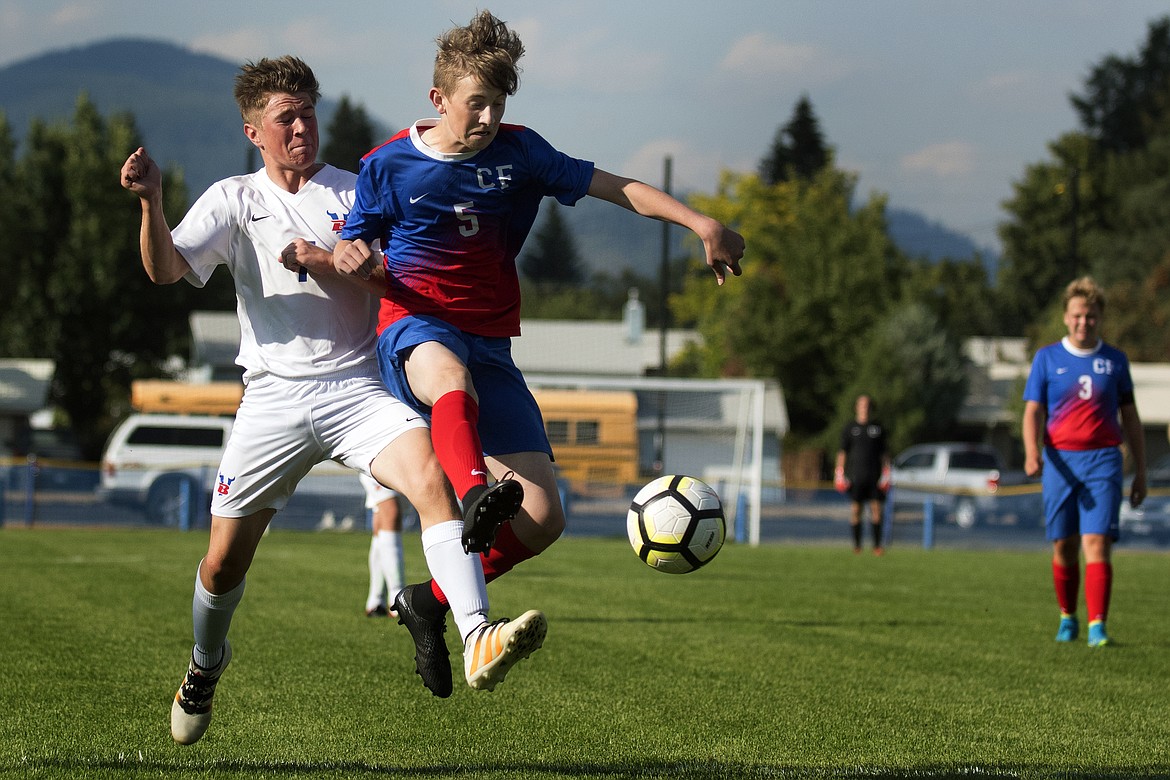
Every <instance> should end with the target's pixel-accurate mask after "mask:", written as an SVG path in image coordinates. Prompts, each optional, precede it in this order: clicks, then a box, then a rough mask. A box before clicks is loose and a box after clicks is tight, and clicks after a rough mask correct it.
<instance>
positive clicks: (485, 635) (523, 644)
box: [463, 609, 548, 691]
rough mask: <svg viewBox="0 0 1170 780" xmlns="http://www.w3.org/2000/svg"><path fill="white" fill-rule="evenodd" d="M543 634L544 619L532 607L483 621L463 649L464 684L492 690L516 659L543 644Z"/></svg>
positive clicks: (544, 630)
mask: <svg viewBox="0 0 1170 780" xmlns="http://www.w3.org/2000/svg"><path fill="white" fill-rule="evenodd" d="M547 633H548V621H547V620H545V617H544V613H542V612H538V611H537V610H535V609H530V610H528V611H527V612H525V613H524V614H523V615H521V616H520V617H518V618H516V619H515V620H508V619H507V618H503V619H501V620H497V621H496V622H495V623H485V624H483V625H482V626H480V627H479V628H477V629H476V630H475V631H473V632H471V636H469V637H468V638H467V643H466V645H465V646H464V649H463V671H464V674H465V675H466V677H467V684H468V685H470V686H471V687H472V688H475V689H476V690H481V691H494V690H495V689H496V686H497V685H499V684H500V683H501V682H503V681H504V677H505V676H506V675H507V674H508V670H509V669H511V668H512V667H513V666H514V665H515V664H516V662H517V661H522V660H524V659H525V658H527V657H528V656H530V655H532V654H533V653H534V652H535V651H536V650H537V649H539V648H540V646H541V645H542V644H544V636H545V634H547Z"/></svg>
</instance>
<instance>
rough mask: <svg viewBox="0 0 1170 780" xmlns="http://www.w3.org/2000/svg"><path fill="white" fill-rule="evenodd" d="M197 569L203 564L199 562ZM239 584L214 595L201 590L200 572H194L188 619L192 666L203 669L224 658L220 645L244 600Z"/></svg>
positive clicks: (214, 664) (243, 583) (241, 587)
mask: <svg viewBox="0 0 1170 780" xmlns="http://www.w3.org/2000/svg"><path fill="white" fill-rule="evenodd" d="M199 563H200V566H202V565H203V562H202V561H200V562H199ZM246 582H247V580H245V581H244V582H241V583H240V584H239V585H237V586H236V587H234V588H232V589H231V590H229V591H228V592H227V593H221V594H219V595H216V594H214V593H211V592H210V591H208V590H207V588H205V587H203V580H202V579H200V577H199V569H198V568H196V569H195V597H194V599H192V602H191V618H192V622H193V623H194V624H195V651H194V656H195V663H197V664H199V665H200V666H202V667H203V668H204V669H210V668H212V667H215V666H218V665H219V662H220V660H221V659H222V658H223V643H224V642H226V641H227V633H228V628H229V627H230V626H231V624H232V615H234V614H235V612H236V605H238V604H239V603H240V599H242V598H243V597H244V585H245V584H246Z"/></svg>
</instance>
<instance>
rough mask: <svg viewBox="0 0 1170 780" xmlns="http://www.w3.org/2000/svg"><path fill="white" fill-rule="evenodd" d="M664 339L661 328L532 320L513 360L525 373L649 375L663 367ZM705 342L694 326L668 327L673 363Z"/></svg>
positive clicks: (517, 342) (515, 343) (514, 342)
mask: <svg viewBox="0 0 1170 780" xmlns="http://www.w3.org/2000/svg"><path fill="white" fill-rule="evenodd" d="M660 339H661V333H660V331H646V330H641V329H638V328H631V327H630V326H628V325H627V324H626V323H624V322H615V321H612V320H611V321H601V320H583V321H582V320H527V321H526V322H525V323H524V324H523V326H522V335H521V336H520V337H519V338H517V339H513V340H512V359H513V360H515V361H516V366H517V367H518V368H519V369H520V370H521V371H523V372H524V373H528V372H539V373H547V374H588V375H591V376H614V377H634V376H645V375H646V374H647V373H648V372H651V371H655V370H657V369H658V368H659V366H660V365H661V362H662V361H661V358H660V354H661V341H660ZM699 340H700V337H699V334H698V333H697V332H696V331H693V330H667V331H666V359H667V362H669V361H670V360H671V359H672V358H674V357H675V356H676V355H678V354H679V353H680V352H681V351H682V350H683V348H684V347H685V346H686V345H687V344H691V343H697V342H698V341H699Z"/></svg>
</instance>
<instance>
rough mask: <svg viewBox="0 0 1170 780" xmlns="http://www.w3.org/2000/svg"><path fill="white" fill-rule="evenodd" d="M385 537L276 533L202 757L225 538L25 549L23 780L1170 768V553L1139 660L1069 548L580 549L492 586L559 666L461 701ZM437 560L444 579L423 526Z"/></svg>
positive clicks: (17, 626) (1128, 578) (0, 629)
mask: <svg viewBox="0 0 1170 780" xmlns="http://www.w3.org/2000/svg"><path fill="white" fill-rule="evenodd" d="M367 546H368V537H367V536H365V535H364V534H310V533H293V532H283V533H281V532H273V533H272V534H270V535H269V536H268V538H266V539H265V540H264V542H263V543H262V544H261V546H260V551H259V553H258V555H257V559H256V562H255V564H254V565H253V567H252V572H251V574H250V575H249V579H248V586H247V593H246V595H245V597H244V601H243V603H242V604H241V607H240V609H239V611H238V612H237V613H236V617H235V621H234V623H233V625H232V632H231V638H232V644H233V647H234V649H235V659H234V660H233V662H232V666H231V668H230V670H229V671H228V673H227V674H226V675H225V677H224V682H223V684H222V685H221V687H220V690H219V694H218V696H217V699H216V711H215V712H216V715H215V720H214V722H213V723H212V726H211V729H210V730H209V732H208V734H207V736H205V737H204V739H203V740H202V741H201V742H199V743H198V744H196V745H194V746H191V747H181V746H178V745H175V744H174V743H173V742H172V741H171V739H170V736H169V733H168V723H169V721H168V718H169V715H168V713H169V708H170V699H171V696H172V695H173V694H174V690H175V687H176V686H177V684H178V682H179V678H180V676H181V673H182V671H183V669H184V667H185V665H186V659H187V657H188V653H189V650H190V643H191V627H190V624H191V617H190V602H191V589H192V585H193V581H194V576H195V564H196V562H197V561H198V559H199V557H200V556H201V555H202V553H203V551H204V549H205V547H206V536H205V535H204V534H199V533H192V534H181V533H174V532H165V531H154V532H149V531H126V530H31V531H30V530H20V529H6V530H3V531H0V776H14V777H29V778H50V777H51V778H57V777H77V778H83V777H84V778H94V777H98V778H100V777H144V778H145V777H176V778H177V777H183V778H188V777H206V778H211V777H214V778H250V777H277V778H289V777H312V778H364V777H379V778H386V777H393V778H416V777H418V778H440V777H460V778H504V777H508V778H512V777H523V778H552V777H571V778H650V777H663V778H665V777H670V778H707V777H726V778H740V777H746V778H757V777H758V778H772V777H825V778H839V777H884V776H893V777H937V776H943V777H947V776H954V777H969V776H981V775H988V776H993V777H1027V778H1032V777H1036V778H1048V777H1058V778H1064V777H1117V778H1121V777H1166V776H1170V614H1168V613H1167V610H1166V605H1167V603H1168V597H1167V572H1168V571H1170V568H1168V564H1170V558H1168V556H1167V555H1165V554H1155V553H1137V552H1128V551H1119V552H1118V553H1117V554H1116V556H1115V570H1116V582H1115V586H1114V595H1113V616H1112V618H1111V620H1110V631H1111V633H1112V634H1113V635H1114V638H1115V639H1116V644H1115V645H1114V646H1112V647H1108V648H1104V649H1100V650H1089V649H1088V648H1087V647H1086V646H1085V645H1084V643H1083V642H1078V643H1076V644H1074V645H1058V644H1057V643H1055V642H1053V641H1052V637H1053V635H1054V633H1055V630H1056V623H1057V619H1056V618H1057V615H1056V608H1055V602H1054V597H1053V595H1052V584H1051V577H1050V569H1049V563H1048V554H1047V552H1046V545H1045V543H1044V542H1043V541H1041V540H1039V539H1038V540H1037V546H1036V549H1035V550H1034V551H1027V552H1019V551H1013V552H988V551H948V550H937V549H936V550H932V551H923V550H921V549H917V548H909V547H907V548H895V549H894V550H892V551H891V552H890V553H889V554H888V555H887V556H885V557H884V558H874V557H872V556H869V555H865V556H854V555H852V554H851V553H850V552H849V550H848V549H847V547H846V546H845V545H840V546H832V547H828V546H825V547H818V546H780V545H775V546H765V547H761V548H756V549H752V548H749V547H746V546H735V545H728V547H727V548H725V549H724V550H723V551H722V552H721V553H720V555H719V558H717V559H716V560H715V562H714V563H712V564H711V565H710V566H709V567H707V568H706V569H703V570H702V571H700V572H697V573H695V574H691V575H686V576H681V577H680V576H670V575H663V574H658V573H655V572H653V571H651V570H650V569H648V568H646V567H645V566H643V565H642V564H641V563H639V562H638V561H637V560H636V559H635V558H634V556H633V554H632V553H631V552H630V550H629V548H628V546H627V545H626V543H625V542H624V541H622V540H616V539H583V538H566V539H563V540H562V541H560V542H558V543H557V544H556V545H555V546H554V547H553V548H552V549H551V550H549V551H548V552H547V553H546V554H545V555H543V556H541V557H540V558H538V559H536V560H534V561H531V562H529V563H526V564H524V565H523V566H521V567H520V568H518V569H517V570H516V571H514V572H512V573H511V574H510V575H508V576H507V577H506V578H504V579H503V580H501V581H500V582H499V583H497V584H495V585H493V586H492V588H491V595H492V598H493V616H499V615H504V614H516V613H518V612H519V611H522V610H523V609H526V608H529V607H538V608H540V609H542V610H544V611H545V612H546V613H547V614H548V616H549V621H550V629H549V637H548V640H547V641H546V643H545V647H544V649H542V650H541V651H540V652H538V653H537V654H535V655H534V656H533V657H532V658H531V659H529V660H528V661H526V662H524V663H523V664H522V665H520V666H518V667H517V668H516V669H515V670H513V672H512V674H511V675H510V676H509V678H508V680H507V681H506V682H505V683H504V684H503V685H501V686H500V687H499V688H498V689H497V690H496V691H495V692H494V693H486V692H476V691H472V690H471V689H469V688H467V687H466V686H462V685H460V684H458V681H457V685H456V691H455V694H454V695H453V696H452V697H451V698H450V699H447V700H439V699H435V698H433V697H431V696H430V695H429V693H427V691H426V690H425V689H424V688H423V687H422V685H421V683H420V681H419V679H418V677H417V676H415V674H414V671H413V660H412V656H413V647H412V645H411V642H410V638H409V635H408V634H407V632H406V630H405V629H404V628H402V627H401V626H398V625H397V624H395V623H393V622H391V621H388V620H369V619H367V618H365V617H364V616H363V614H362V609H361V608H362V604H363V600H364V596H365V590H366V563H365V559H366V550H367ZM407 569H408V572H409V573H410V574H411V575H412V578H413V579H420V578H421V577H422V574H423V571H424V564H423V560H422V555H421V551H420V550H419V547H418V537H417V535H413V536H412V535H408V536H407ZM449 633H452V634H453V633H454V632H453V631H451V632H449ZM453 661H454V662H455V663H456V666H457V669H458V668H459V667H458V662H459V658H458V656H453ZM457 674H458V671H457Z"/></svg>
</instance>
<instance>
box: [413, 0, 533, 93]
mask: <svg viewBox="0 0 1170 780" xmlns="http://www.w3.org/2000/svg"><path fill="white" fill-rule="evenodd" d="M435 42H436V43H437V44H438V47H439V50H438V53H436V54H435V73H434V86H435V87H436V88H437V89H438V90H439V91H441V92H442V93H443V94H445V95H451V94H452V93H453V92H454V91H455V86H456V85H457V84H458V83H459V81H460V79H463V78H465V77H467V76H471V77H472V78H474V79H476V80H477V81H479V82H480V83H481V84H484V85H485V86H491V87H495V88H496V89H498V90H501V91H502V92H503V93H504V94H506V95H515V94H516V90H517V89H519V88H520V67H519V66H518V65H517V64H516V63H517V62H518V61H519V60H520V58H521V57H523V56H524V44H523V43H521V41H520V36H519V35H517V34H516V33H514V32H513V31H511V30H509V29H508V25H507V24H505V23H504V22H501V21H500V20H499V19H497V18H496V17H495V16H492V13H491V12H490V11H487V10H484V11H480V12H479V13H478V14H476V15H475V18H473V19H472V20H471V22H470V23H469V24H468V25H467V26H466V27H453V28H451V29H450V30H448V31H447V32H445V33H443V34H442V35H440V36H439V37H438V39H436V41H435Z"/></svg>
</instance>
